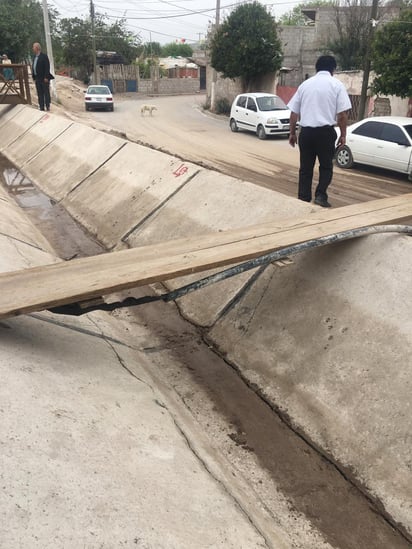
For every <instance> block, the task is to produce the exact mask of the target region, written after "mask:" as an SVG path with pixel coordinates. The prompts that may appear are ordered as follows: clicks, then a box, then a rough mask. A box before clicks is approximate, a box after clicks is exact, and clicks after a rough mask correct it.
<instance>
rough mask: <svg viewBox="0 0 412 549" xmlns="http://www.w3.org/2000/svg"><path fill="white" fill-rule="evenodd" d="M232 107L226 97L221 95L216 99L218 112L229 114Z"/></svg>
mask: <svg viewBox="0 0 412 549" xmlns="http://www.w3.org/2000/svg"><path fill="white" fill-rule="evenodd" d="M230 107H231V105H230V103H229V101H228V100H227V99H226V97H220V98H219V99H218V100H217V101H216V114H229V113H230Z"/></svg>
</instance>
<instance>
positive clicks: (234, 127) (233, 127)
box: [229, 118, 239, 132]
mask: <svg viewBox="0 0 412 549" xmlns="http://www.w3.org/2000/svg"><path fill="white" fill-rule="evenodd" d="M229 125H230V129H231V130H232V132H238V131H239V128H238V125H237V124H236V120H235V119H234V118H231V119H230V124H229Z"/></svg>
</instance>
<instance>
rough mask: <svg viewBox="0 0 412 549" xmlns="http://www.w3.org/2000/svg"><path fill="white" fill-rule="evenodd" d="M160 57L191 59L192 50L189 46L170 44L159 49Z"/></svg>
mask: <svg viewBox="0 0 412 549" xmlns="http://www.w3.org/2000/svg"><path fill="white" fill-rule="evenodd" d="M160 53H161V56H162V57H191V55H192V54H193V50H192V48H191V46H189V44H176V43H175V42H170V44H166V45H165V46H163V47H162V49H161V52H160Z"/></svg>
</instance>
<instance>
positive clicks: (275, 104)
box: [229, 93, 291, 139]
mask: <svg viewBox="0 0 412 549" xmlns="http://www.w3.org/2000/svg"><path fill="white" fill-rule="evenodd" d="M290 114H291V111H290V110H289V109H288V108H287V106H286V104H285V103H284V101H283V100H282V99H281V98H280V97H278V96H277V95H273V94H272V93H242V94H240V95H238V96H237V97H236V98H235V100H234V101H233V103H232V108H231V109H230V122H229V124H230V129H231V130H232V132H237V131H239V130H249V131H251V132H255V133H256V135H257V136H258V137H259V139H266V137H267V136H268V135H289V119H290Z"/></svg>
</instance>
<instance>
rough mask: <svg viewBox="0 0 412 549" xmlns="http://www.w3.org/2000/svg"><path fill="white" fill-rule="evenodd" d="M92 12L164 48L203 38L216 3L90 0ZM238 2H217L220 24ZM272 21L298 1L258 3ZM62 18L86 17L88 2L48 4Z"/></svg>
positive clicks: (197, 0) (74, 0) (57, 0)
mask: <svg viewBox="0 0 412 549" xmlns="http://www.w3.org/2000/svg"><path fill="white" fill-rule="evenodd" d="M93 3H94V7H95V11H96V12H97V13H101V14H105V15H106V16H107V17H108V18H109V20H113V21H115V20H116V19H118V18H122V17H124V18H125V19H126V20H127V27H128V28H129V29H130V30H131V31H133V32H135V33H136V34H138V35H140V37H141V39H142V41H143V42H148V41H150V40H152V41H153V42H160V43H161V44H167V43H169V42H174V41H175V40H179V39H182V38H183V39H185V40H186V42H187V43H188V44H190V43H193V42H198V41H199V39H202V38H204V37H205V34H206V32H207V28H208V25H209V22H214V20H215V15H216V0H170V1H169V0H167V1H166V0H125V1H123V0H93ZM240 3H241V2H239V1H236V0H220V7H221V12H220V13H221V15H220V18H221V20H222V19H224V17H225V16H227V15H228V14H229V13H230V12H231V10H232V9H233V8H234V7H235V6H237V5H239V4H240ZM261 3H262V4H264V5H267V6H268V7H269V8H270V10H271V13H272V15H273V16H274V17H276V18H278V17H280V15H282V14H283V13H286V12H289V11H290V10H292V9H293V8H294V6H296V5H297V4H299V3H302V0H301V1H297V0H261ZM48 4H49V6H51V7H53V8H55V9H56V10H57V11H58V12H59V14H60V15H61V16H62V17H84V16H88V14H89V13H90V0H48Z"/></svg>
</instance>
